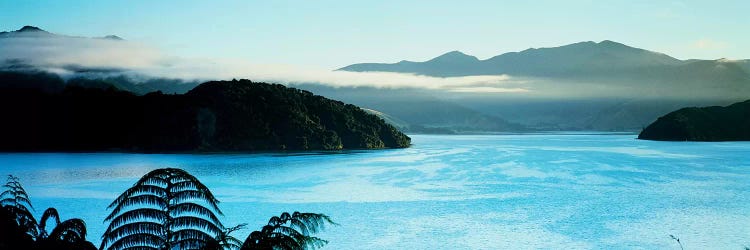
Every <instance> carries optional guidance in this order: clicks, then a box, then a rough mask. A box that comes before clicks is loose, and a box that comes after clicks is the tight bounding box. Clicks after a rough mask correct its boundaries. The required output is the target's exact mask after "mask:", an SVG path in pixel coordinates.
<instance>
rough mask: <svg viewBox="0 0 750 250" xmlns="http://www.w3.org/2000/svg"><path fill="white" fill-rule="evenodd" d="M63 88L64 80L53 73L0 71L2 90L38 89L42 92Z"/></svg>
mask: <svg viewBox="0 0 750 250" xmlns="http://www.w3.org/2000/svg"><path fill="white" fill-rule="evenodd" d="M63 88H65V82H64V81H63V79H62V78H60V77H59V76H57V75H55V74H50V73H45V72H42V71H0V89H2V90H9V89H13V90H38V91H41V92H44V93H58V92H60V91H62V90H63Z"/></svg>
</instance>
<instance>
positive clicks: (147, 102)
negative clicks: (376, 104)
mask: <svg viewBox="0 0 750 250" xmlns="http://www.w3.org/2000/svg"><path fill="white" fill-rule="evenodd" d="M16 76H18V75H16ZM23 77H27V79H18V78H16V80H18V82H23V81H28V80H39V79H46V78H44V74H41V75H36V76H33V75H31V76H29V75H24V76H23ZM46 77H47V78H49V75H47V76H46ZM19 78H21V77H19ZM50 79H51V80H50ZM50 79H46V80H44V81H36V84H35V85H28V84H8V83H10V82H12V81H5V83H6V84H0V85H2V86H0V114H1V115H2V116H3V122H2V124H0V131H1V132H0V136H2V138H3V140H0V150H1V151H62V152H71V151H115V152H150V153H155V152H246V151H258V150H340V149H379V148H404V147H408V146H409V145H410V143H411V139H410V138H409V137H408V136H406V135H405V134H403V133H402V132H400V131H399V130H397V129H396V128H395V127H393V126H392V125H390V124H387V123H386V122H385V121H383V120H382V119H380V118H378V117H377V116H375V115H372V114H369V113H367V112H365V111H364V110H362V109H360V108H359V107H357V106H354V105H351V104H345V103H343V102H340V101H335V100H330V99H327V98H325V97H322V96H318V95H314V94H313V93H311V92H308V91H304V90H299V89H295V88H288V87H286V86H283V85H280V84H268V83H261V82H252V81H250V80H232V81H211V82H206V83H203V84H200V85H199V86H197V87H196V88H194V89H192V90H191V91H189V92H187V93H185V94H164V93H161V92H152V93H148V94H145V95H137V94H134V93H131V92H127V91H122V90H119V89H117V88H114V87H98V88H90V87H82V86H78V85H64V86H63V85H62V82H61V81H55V80H54V77H53V78H50Z"/></svg>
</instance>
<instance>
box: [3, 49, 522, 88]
mask: <svg viewBox="0 0 750 250" xmlns="http://www.w3.org/2000/svg"><path fill="white" fill-rule="evenodd" d="M6 60H21V61H23V62H25V63H29V64H32V65H34V66H39V67H42V68H44V69H46V70H49V71H51V72H55V73H63V74H64V73H66V72H67V73H70V72H69V71H66V70H65V69H66V68H69V67H70V66H78V67H87V68H103V69H117V70H123V71H129V72H134V73H140V74H146V75H150V76H158V77H170V78H183V79H201V80H206V79H232V78H247V79H251V80H257V81H267V82H276V83H320V84H325V85H329V86H334V87H378V88H422V89H436V90H437V89H442V90H448V91H455V92H489V93H498V92H526V91H528V90H527V89H524V88H522V87H521V86H519V85H520V84H522V82H521V81H516V80H514V79H511V78H510V77H509V76H505V75H492V76H467V77H446V78H442V77H429V76H421V75H414V74H402V73H389V72H345V71H331V70H329V69H320V68H309V67H299V66H293V65H280V64H259V63H252V62H250V61H247V60H237V59H216V58H180V57H175V56H169V55H166V54H164V53H162V52H161V51H160V50H158V49H155V48H153V47H150V46H147V45H144V44H140V43H137V42H131V41H120V40H108V39H90V38H81V37H66V36H54V37H14V38H4V39H0V62H3V61H6Z"/></svg>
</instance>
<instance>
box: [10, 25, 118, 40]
mask: <svg viewBox="0 0 750 250" xmlns="http://www.w3.org/2000/svg"><path fill="white" fill-rule="evenodd" d="M24 37H77V36H67V35H58V34H55V33H51V32H49V31H46V30H43V29H40V28H39V27H36V26H31V25H26V26H23V27H21V28H20V29H18V30H14V31H1V32H0V38H24ZM78 38H83V37H78ZM92 38H95V39H108V40H125V39H123V38H122V37H119V36H116V35H106V36H103V37H92Z"/></svg>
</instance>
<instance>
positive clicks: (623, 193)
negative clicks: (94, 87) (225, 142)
mask: <svg viewBox="0 0 750 250" xmlns="http://www.w3.org/2000/svg"><path fill="white" fill-rule="evenodd" d="M634 138H635V135H607V134H539V135H471V136H470V135H413V136H412V139H413V144H414V145H413V146H412V147H411V148H408V149H394V150H376V151H344V152H334V153H330V152H328V153H326V152H317V153H316V152H313V153H262V154H193V155H190V154H116V153H115V154H113V153H94V154H84V153H75V154H70V153H7V154H0V174H14V175H17V176H19V177H20V178H21V181H22V183H23V184H24V186H25V187H26V189H27V190H28V192H29V195H30V197H31V199H32V202H33V203H34V206H35V208H36V214H38V215H41V213H42V212H43V211H44V209H45V208H47V207H55V208H57V209H58V210H59V211H60V213H61V216H62V217H63V219H65V218H72V217H77V218H82V219H84V220H85V221H86V222H87V226H88V228H89V235H88V237H89V239H90V240H91V241H92V242H94V243H96V244H98V243H99V242H100V237H101V234H102V232H103V231H104V228H105V227H106V224H104V223H103V222H102V221H103V219H104V217H105V216H106V215H107V214H108V212H109V211H108V210H107V209H106V207H107V205H108V204H109V203H110V202H111V201H112V200H113V199H114V198H115V197H116V196H118V195H119V194H120V193H121V192H122V191H124V190H125V189H127V188H128V187H130V186H131V185H133V183H134V182H135V181H136V180H137V179H138V178H139V177H141V176H142V175H144V174H145V173H147V172H148V171H150V170H152V169H156V168H164V167H179V168H183V169H185V170H187V171H189V172H190V173H192V174H193V175H195V176H196V177H198V178H199V179H200V180H201V181H202V182H204V183H205V184H206V185H207V186H208V187H209V188H210V189H211V190H212V191H213V192H214V194H215V195H216V196H217V197H218V198H219V200H221V204H220V207H221V209H222V210H223V211H224V216H223V221H224V223H225V224H226V225H228V226H231V225H236V224H239V223H248V224H249V228H248V229H246V230H243V231H240V232H239V233H238V234H237V235H235V236H237V237H238V238H241V239H244V237H245V236H247V234H249V232H250V231H252V230H257V229H259V228H260V227H261V226H262V225H263V224H264V223H266V222H267V220H268V218H269V217H271V216H273V215H276V214H279V213H280V212H282V211H303V212H319V213H325V214H327V215H330V216H331V217H332V218H333V219H334V220H335V221H336V222H338V223H339V224H340V225H339V226H331V227H328V228H327V230H326V231H325V232H323V233H322V234H319V235H318V236H319V237H321V238H324V239H328V240H329V241H330V243H329V245H328V246H327V247H326V249H503V248H505V249H534V248H545V249H552V248H554V249H679V246H678V245H677V243H676V242H675V241H674V240H672V239H671V238H670V237H669V235H670V234H671V235H675V236H676V237H679V238H680V239H681V242H682V244H683V245H684V246H685V249H742V248H743V247H744V246H750V143H748V142H720V143H716V142H653V141H642V140H636V139H634Z"/></svg>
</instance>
